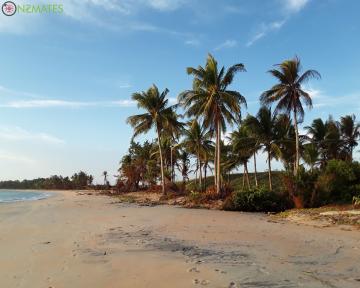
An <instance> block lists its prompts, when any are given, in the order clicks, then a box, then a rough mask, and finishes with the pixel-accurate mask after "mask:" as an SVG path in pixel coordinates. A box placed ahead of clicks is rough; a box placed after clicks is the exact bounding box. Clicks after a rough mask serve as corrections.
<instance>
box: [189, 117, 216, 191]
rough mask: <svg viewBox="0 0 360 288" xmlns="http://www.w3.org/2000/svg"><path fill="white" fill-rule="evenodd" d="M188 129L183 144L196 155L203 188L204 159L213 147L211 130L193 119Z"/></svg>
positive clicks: (200, 183) (200, 184)
mask: <svg viewBox="0 0 360 288" xmlns="http://www.w3.org/2000/svg"><path fill="white" fill-rule="evenodd" d="M188 127H189V128H188V129H186V130H185V131H184V137H185V138H184V140H183V142H182V146H183V147H184V148H185V149H186V151H188V152H190V153H192V154H194V155H196V158H197V171H199V186H200V190H202V164H203V162H202V159H204V158H205V154H206V153H207V151H208V150H210V149H212V141H211V131H209V130H206V129H205V127H201V126H200V124H199V122H198V121H196V120H192V121H190V122H189V123H188Z"/></svg>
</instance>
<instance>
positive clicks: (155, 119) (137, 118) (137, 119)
mask: <svg viewBox="0 0 360 288" xmlns="http://www.w3.org/2000/svg"><path fill="white" fill-rule="evenodd" d="M168 92H169V90H168V89H165V90H164V91H163V92H161V93H160V92H159V89H158V88H157V87H156V86H155V85H153V86H152V87H150V88H149V89H148V90H147V91H143V92H140V93H134V94H133V95H132V99H133V100H134V101H136V102H137V106H138V108H142V109H144V110H146V112H145V113H143V114H138V115H134V116H130V117H128V119H127V122H128V123H129V124H130V125H131V126H132V127H133V128H134V136H133V137H136V136H138V135H139V134H142V133H147V132H148V131H149V130H151V129H152V128H155V130H156V134H157V142H158V148H159V156H160V157H159V158H160V168H161V185H162V192H163V194H166V190H165V176H164V159H163V153H162V148H161V135H162V133H164V131H171V130H174V129H175V127H178V129H180V128H181V127H182V125H181V123H180V122H179V121H178V120H177V117H176V113H175V109H176V107H177V105H172V106H168V99H166V96H167V94H168Z"/></svg>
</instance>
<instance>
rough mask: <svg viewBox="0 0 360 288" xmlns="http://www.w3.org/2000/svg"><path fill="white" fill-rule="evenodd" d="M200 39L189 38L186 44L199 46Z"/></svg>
mask: <svg viewBox="0 0 360 288" xmlns="http://www.w3.org/2000/svg"><path fill="white" fill-rule="evenodd" d="M200 43H201V42H200V40H199V39H189V40H186V41H185V44H186V45H189V46H199V45H200Z"/></svg>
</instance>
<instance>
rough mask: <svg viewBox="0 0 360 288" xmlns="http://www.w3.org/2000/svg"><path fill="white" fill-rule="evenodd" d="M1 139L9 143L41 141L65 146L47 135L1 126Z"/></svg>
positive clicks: (60, 140)
mask: <svg viewBox="0 0 360 288" xmlns="http://www.w3.org/2000/svg"><path fill="white" fill-rule="evenodd" d="M0 139H2V140H8V141H26V140H32V141H40V142H46V143H52V144H64V143H65V141H64V140H62V139H60V138H57V137H55V136H52V135H50V134H47V133H42V132H40V133H38V132H35V133H34V132H30V131H27V130H25V129H23V128H21V127H18V126H12V127H7V126H1V127H0Z"/></svg>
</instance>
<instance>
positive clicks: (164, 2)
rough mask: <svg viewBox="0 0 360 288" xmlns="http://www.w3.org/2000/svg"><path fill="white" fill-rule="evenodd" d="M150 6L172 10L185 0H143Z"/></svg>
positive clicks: (162, 9) (161, 9)
mask: <svg viewBox="0 0 360 288" xmlns="http://www.w3.org/2000/svg"><path fill="white" fill-rule="evenodd" d="M144 2H146V3H147V4H148V5H149V6H150V7H152V8H154V9H157V10H160V11H173V10H176V9H178V8H179V7H181V6H182V5H183V4H185V3H186V2H187V1H186V0H145V1H144Z"/></svg>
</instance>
